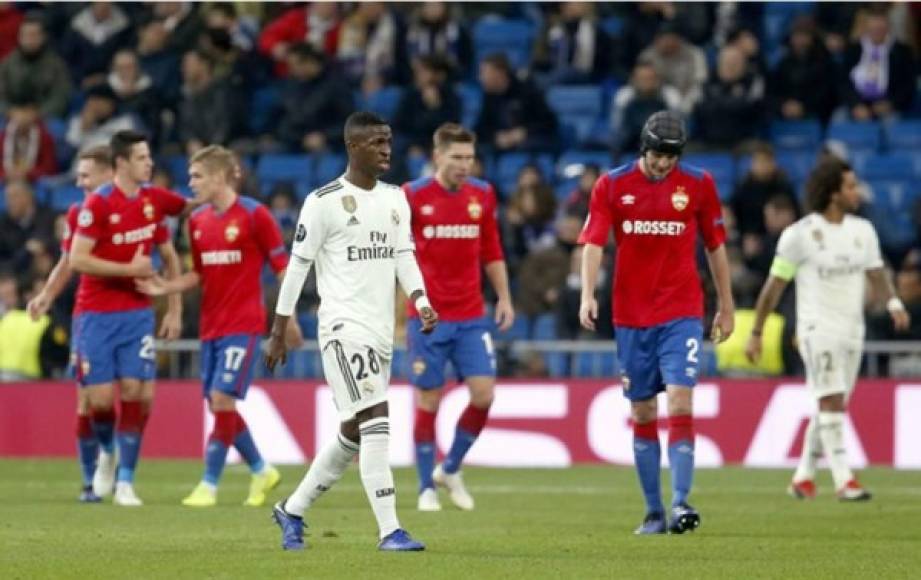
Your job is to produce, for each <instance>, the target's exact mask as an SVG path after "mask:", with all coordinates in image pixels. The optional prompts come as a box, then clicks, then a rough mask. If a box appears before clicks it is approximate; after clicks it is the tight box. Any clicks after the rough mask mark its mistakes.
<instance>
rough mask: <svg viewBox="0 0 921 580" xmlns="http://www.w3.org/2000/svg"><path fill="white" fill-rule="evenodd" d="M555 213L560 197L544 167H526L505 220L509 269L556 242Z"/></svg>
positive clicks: (519, 179) (504, 231) (515, 268)
mask: <svg viewBox="0 0 921 580" xmlns="http://www.w3.org/2000/svg"><path fill="white" fill-rule="evenodd" d="M555 214H556V198H555V197H554V195H553V190H552V189H550V186H548V185H547V183H546V182H545V181H544V177H543V175H541V172H540V170H539V169H538V168H537V167H536V166H534V165H527V166H525V167H524V168H522V170H521V172H520V173H519V174H518V183H517V185H516V187H515V191H514V192H513V193H512V195H511V199H510V200H509V203H508V206H507V207H506V209H505V219H504V220H503V221H502V228H503V232H502V241H503V242H504V243H505V247H506V252H505V259H506V261H507V262H508V264H509V270H511V271H517V267H518V265H519V264H521V261H522V260H524V258H525V256H527V255H528V254H529V253H531V252H534V251H537V250H539V249H542V248H546V247H548V246H550V245H552V244H553V243H554V240H555V239H556V233H555V232H554V229H553V218H554V215H555Z"/></svg>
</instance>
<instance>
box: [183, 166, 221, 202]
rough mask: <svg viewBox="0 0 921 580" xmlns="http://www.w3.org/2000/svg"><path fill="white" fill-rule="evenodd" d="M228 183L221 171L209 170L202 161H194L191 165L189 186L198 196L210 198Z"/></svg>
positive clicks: (205, 198)
mask: <svg viewBox="0 0 921 580" xmlns="http://www.w3.org/2000/svg"><path fill="white" fill-rule="evenodd" d="M226 185H227V183H226V180H224V178H223V175H222V174H221V172H219V171H213V172H209V171H208V170H207V169H206V168H205V166H204V165H202V164H201V163H193V164H192V166H191V167H189V187H191V188H192V191H193V192H195V197H197V198H200V199H204V200H210V199H211V198H212V197H214V194H216V193H217V192H218V191H220V190H221V188H223V187H225V186H226Z"/></svg>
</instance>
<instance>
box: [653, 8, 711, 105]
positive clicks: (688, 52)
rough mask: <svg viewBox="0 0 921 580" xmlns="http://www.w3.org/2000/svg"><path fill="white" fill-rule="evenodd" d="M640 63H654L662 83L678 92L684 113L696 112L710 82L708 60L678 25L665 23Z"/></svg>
mask: <svg viewBox="0 0 921 580" xmlns="http://www.w3.org/2000/svg"><path fill="white" fill-rule="evenodd" d="M639 60H641V61H645V62H649V63H652V65H653V66H654V67H656V70H657V71H659V77H660V78H661V79H662V81H663V82H664V83H665V84H667V85H671V86H673V87H675V88H676V89H678V93H679V94H681V106H680V111H681V112H682V113H685V114H688V113H690V112H691V111H693V110H694V106H695V105H696V104H697V102H698V101H699V100H700V97H701V94H702V91H703V86H704V83H705V82H706V81H707V59H706V57H705V56H704V51H703V50H701V49H700V48H698V47H696V46H694V45H693V44H691V43H689V42H688V41H687V40H685V39H684V36H683V35H682V33H681V30H680V29H679V27H678V26H677V25H675V24H674V23H671V22H666V23H665V24H663V25H662V26H661V27H660V28H659V31H658V32H657V33H656V39H655V41H653V43H652V46H650V47H649V48H647V49H646V50H644V51H643V52H642V53H640V56H639Z"/></svg>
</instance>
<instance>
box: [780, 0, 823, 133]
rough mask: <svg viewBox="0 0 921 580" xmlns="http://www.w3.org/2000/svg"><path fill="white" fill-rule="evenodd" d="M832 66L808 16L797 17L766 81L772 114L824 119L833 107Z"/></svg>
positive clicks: (794, 117) (795, 117) (786, 116)
mask: <svg viewBox="0 0 921 580" xmlns="http://www.w3.org/2000/svg"><path fill="white" fill-rule="evenodd" d="M835 70H836V69H835V64H834V62H833V61H832V59H831V55H830V54H829V52H828V49H826V48H825V45H824V44H823V43H822V40H821V38H820V37H819V34H818V31H817V30H816V28H815V25H814V24H813V22H812V19H810V18H808V17H805V18H801V19H799V20H797V21H796V22H795V23H794V24H793V27H792V28H791V30H790V35H789V37H788V38H787V50H786V52H785V53H784V56H783V57H782V58H781V59H780V62H779V63H778V64H777V67H776V68H775V69H774V71H773V74H772V75H771V80H770V82H769V83H768V91H769V93H770V97H771V101H772V105H773V107H772V108H773V110H774V111H775V114H777V115H778V116H779V117H780V118H782V119H789V120H797V119H803V118H807V117H812V118H815V119H819V120H820V121H821V122H822V123H823V124H824V123H827V122H828V120H829V118H830V117H831V114H832V111H833V110H834V108H835V99H836V94H835V84H836V78H837V77H836V74H835Z"/></svg>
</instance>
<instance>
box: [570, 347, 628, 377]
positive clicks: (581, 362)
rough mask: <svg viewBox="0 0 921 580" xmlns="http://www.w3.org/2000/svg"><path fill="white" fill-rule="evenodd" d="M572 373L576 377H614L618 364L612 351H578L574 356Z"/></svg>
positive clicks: (617, 371) (616, 373)
mask: <svg viewBox="0 0 921 580" xmlns="http://www.w3.org/2000/svg"><path fill="white" fill-rule="evenodd" d="M573 366H574V367H575V368H573V369H572V370H573V375H575V376H577V377H614V376H617V375H618V374H620V365H618V364H617V356H616V355H615V354H614V353H613V352H580V353H578V354H577V355H576V356H575V364H574V365H573Z"/></svg>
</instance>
